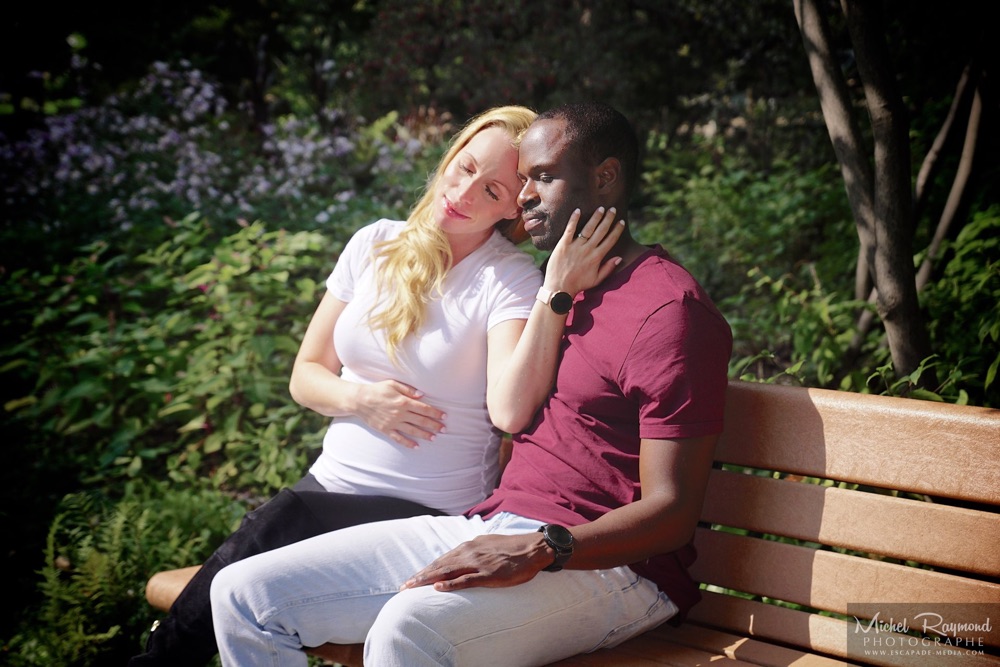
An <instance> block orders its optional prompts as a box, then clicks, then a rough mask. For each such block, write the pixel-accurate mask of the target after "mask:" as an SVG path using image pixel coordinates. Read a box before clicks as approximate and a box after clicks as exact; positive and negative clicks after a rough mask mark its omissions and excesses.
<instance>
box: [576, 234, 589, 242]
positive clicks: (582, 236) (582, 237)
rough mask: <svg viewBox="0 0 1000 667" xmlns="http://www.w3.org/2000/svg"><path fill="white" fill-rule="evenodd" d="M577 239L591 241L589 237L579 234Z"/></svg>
mask: <svg viewBox="0 0 1000 667" xmlns="http://www.w3.org/2000/svg"><path fill="white" fill-rule="evenodd" d="M576 237H577V238H578V239H583V240H584V241H589V240H590V237H589V236H584V235H583V234H577V235H576Z"/></svg>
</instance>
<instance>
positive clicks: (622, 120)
mask: <svg viewBox="0 0 1000 667" xmlns="http://www.w3.org/2000/svg"><path fill="white" fill-rule="evenodd" d="M556 119H562V120H564V121H565V122H566V133H567V138H568V139H569V140H570V141H572V142H573V143H574V144H576V145H577V146H579V149H580V152H581V155H582V156H583V157H584V158H586V159H588V160H590V161H591V164H593V165H598V164H600V163H601V162H602V161H603V160H605V159H607V158H609V157H613V158H617V159H618V161H619V162H620V163H621V165H622V177H623V178H624V180H625V193H626V196H628V197H631V196H632V193H633V192H634V191H635V186H636V179H637V175H638V171H639V139H638V137H636V134H635V128H633V127H632V123H630V122H629V120H628V119H627V118H626V117H625V116H624V115H623V114H622V113H621V112H619V111H618V110H617V109H615V108H613V107H610V106H608V105H607V104H601V103H600V102H574V103H571V104H564V105H561V106H558V107H553V108H552V109H549V110H548V111H543V112H542V113H540V114H538V118H536V119H535V120H536V121H539V120H556Z"/></svg>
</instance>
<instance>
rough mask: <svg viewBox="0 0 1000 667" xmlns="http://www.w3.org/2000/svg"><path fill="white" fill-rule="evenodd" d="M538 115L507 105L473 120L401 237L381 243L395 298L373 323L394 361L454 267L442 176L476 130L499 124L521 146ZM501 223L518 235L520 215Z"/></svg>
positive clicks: (381, 265) (387, 283) (381, 285)
mask: <svg viewBox="0 0 1000 667" xmlns="http://www.w3.org/2000/svg"><path fill="white" fill-rule="evenodd" d="M535 115H536V114H535V112H534V111H532V110H531V109H528V108H526V107H520V106H503V107H495V108H493V109H490V110H488V111H485V112H483V113H481V114H479V115H478V116H476V117H474V118H473V119H472V120H470V121H469V122H468V123H467V124H466V125H465V127H463V128H462V130H461V131H460V132H458V134H456V135H455V137H454V138H453V139H452V140H451V145H450V146H449V148H448V150H447V152H446V153H445V154H444V156H443V157H442V158H441V161H440V162H439V163H438V165H437V169H435V171H434V174H433V176H431V178H430V180H429V181H428V183H427V187H426V188H425V190H424V194H423V196H422V197H421V198H420V200H419V201H418V202H417V203H416V205H415V206H414V207H413V209H412V210H411V211H410V215H409V218H408V219H407V222H406V225H405V227H404V228H403V230H402V231H401V232H400V233H399V236H397V237H396V238H395V239H393V240H391V241H386V242H385V243H381V244H379V245H378V246H376V248H375V258H376V261H377V262H378V264H377V269H376V274H377V276H378V280H377V284H378V291H379V295H381V294H382V292H383V290H386V291H387V292H388V295H389V298H388V299H387V300H386V303H385V305H384V307H383V308H382V310H381V312H378V313H372V314H371V316H370V319H369V323H370V325H371V326H372V328H373V329H382V330H383V331H384V332H385V338H386V349H387V351H388V353H389V358H390V359H391V360H392V361H393V363H396V358H397V357H396V353H397V351H398V350H399V346H400V345H401V344H402V343H403V340H404V339H405V338H406V337H407V336H409V335H410V334H412V333H414V332H415V331H417V330H418V329H419V328H420V327H421V325H422V324H423V323H424V318H425V316H426V311H427V303H428V301H430V299H431V296H432V294H433V293H434V292H437V293H438V294H440V293H441V284H442V283H443V281H444V279H445V276H446V275H447V273H448V270H449V269H450V268H451V261H452V255H451V247H450V245H449V244H448V238H447V236H445V233H444V232H443V231H442V230H441V228H440V226H439V225H438V224H437V222H436V221H435V220H434V216H433V210H434V206H435V204H436V201H435V188H436V186H437V182H438V180H439V179H440V178H441V175H442V174H443V173H444V171H445V169H447V168H448V165H450V164H451V161H452V160H454V159H455V156H456V155H458V153H459V152H460V151H461V150H462V149H463V148H465V146H466V145H467V144H468V143H469V141H471V140H472V138H473V137H474V136H476V134H478V133H479V132H481V131H483V130H485V129H486V128H489V127H499V128H502V129H503V130H505V131H506V132H507V133H508V134H509V135H510V137H511V145H512V146H515V147H516V146H517V143H518V142H519V141H520V138H521V135H522V134H523V133H524V131H525V130H527V129H528V126H529V125H531V122H532V121H533V120H534V119H535ZM498 223H501V225H502V226H501V229H502V231H504V232H505V234H506V235H508V237H510V236H511V235H513V234H516V231H515V230H516V227H517V226H518V220H509V221H498ZM376 303H379V300H378V299H376Z"/></svg>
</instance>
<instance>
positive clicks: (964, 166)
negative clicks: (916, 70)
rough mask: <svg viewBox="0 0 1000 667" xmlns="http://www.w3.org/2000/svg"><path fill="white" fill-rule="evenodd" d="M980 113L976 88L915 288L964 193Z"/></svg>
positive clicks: (928, 269)
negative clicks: (958, 155) (952, 177)
mask: <svg viewBox="0 0 1000 667" xmlns="http://www.w3.org/2000/svg"><path fill="white" fill-rule="evenodd" d="M982 115H983V102H982V97H981V95H980V94H979V90H978V89H977V90H976V92H975V94H974V95H973V98H972V108H971V109H970V111H969V123H968V125H966V128H965V145H964V146H963V148H962V158H961V160H960V161H959V163H958V172H957V173H956V174H955V180H954V181H953V182H952V186H951V192H950V193H949V194H948V202H947V203H946V204H945V207H944V212H943V213H942V214H941V219H940V220H939V221H938V225H937V229H935V230H934V238H933V240H931V245H930V247H929V248H928V249H927V256H926V257H925V258H924V261H923V264H921V265H920V270H919V271H918V272H917V291H920V290H921V289H923V287H924V285H926V284H927V281H928V280H930V277H931V269H932V268H933V265H934V259H935V258H936V257H937V253H938V250H939V249H940V248H941V242H942V241H944V238H945V236H947V235H948V230H949V229H950V228H951V223H952V222H953V221H954V220H955V216H956V215H957V214H958V208H959V205H960V204H961V203H962V195H964V194H965V186H966V184H967V183H968V182H969V175H970V174H971V173H972V161H973V158H974V157H975V155H976V143H977V141H978V139H979V123H980V119H981V118H982Z"/></svg>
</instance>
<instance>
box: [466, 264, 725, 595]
mask: <svg viewBox="0 0 1000 667" xmlns="http://www.w3.org/2000/svg"><path fill="white" fill-rule="evenodd" d="M731 349H732V334H731V332H730V329H729V325H728V324H727V323H726V321H725V319H724V318H723V317H722V315H721V314H720V313H719V311H718V310H717V309H716V307H715V305H714V304H713V303H712V301H711V299H709V297H708V295H707V294H706V293H705V291H704V290H703V289H702V288H701V286H700V285H699V284H698V283H697V282H696V281H695V280H694V278H692V277H691V275H690V274H689V273H688V272H687V271H686V270H684V268H682V267H681V266H680V265H679V264H677V263H676V262H675V261H674V260H672V259H671V258H670V257H669V256H668V255H667V253H666V252H665V251H664V250H663V249H662V248H660V247H659V246H657V247H656V248H653V249H651V250H650V251H648V252H647V253H645V254H644V255H642V256H641V257H640V258H639V259H638V260H636V261H635V262H633V263H632V264H631V265H630V266H628V267H626V268H625V269H623V270H622V271H620V272H619V273H617V274H615V275H613V276H611V277H610V278H608V279H607V280H606V281H605V282H604V283H603V284H601V285H599V286H598V287H596V288H594V289H591V290H587V291H586V292H584V293H582V294H580V295H578V296H577V299H576V302H575V303H574V305H573V310H572V312H571V313H570V315H569V319H568V320H567V323H566V331H565V334H564V336H563V342H562V349H561V358H560V362H559V370H558V373H557V374H556V382H555V387H554V389H553V391H552V393H551V394H550V395H549V397H548V399H547V400H546V402H545V403H544V404H543V406H542V409H541V410H540V411H539V413H538V414H537V415H536V416H535V421H534V423H533V424H532V425H531V426H530V427H529V428H528V429H527V430H526V431H525V432H523V433H522V434H520V435H518V436H515V438H514V451H513V456H512V458H511V460H510V463H508V465H507V467H506V469H505V470H504V474H503V477H502V479H501V483H500V486H499V488H498V489H497V490H496V491H495V492H494V493H493V495H492V496H490V497H489V498H487V499H486V500H485V501H483V502H482V503H480V504H479V505H477V506H476V507H474V508H472V509H471V510H469V512H468V514H469V515H473V514H481V515H483V516H484V517H489V516H492V515H493V514H496V513H497V512H501V511H505V512H512V513H514V514H518V515H520V516H525V517H529V518H532V519H537V520H539V521H544V522H546V523H559V524H562V525H566V526H574V525H578V524H581V523H587V522H590V521H593V520H594V519H596V518H598V517H599V516H601V515H603V514H605V513H606V512H608V511H609V510H612V509H614V508H617V507H621V506H622V505H626V504H628V503H630V502H632V501H634V500H637V499H638V498H639V497H640V493H641V490H640V488H639V443H640V440H641V439H644V438H645V439H654V440H666V439H671V440H672V439H679V438H696V437H701V436H706V435H714V434H716V433H719V432H720V431H721V430H722V417H723V405H724V401H725V392H726V384H727V367H728V363H729V355H730V352H731ZM693 560H694V550H693V548H692V547H691V546H690V545H688V546H687V547H685V548H683V549H681V550H680V551H677V552H673V553H670V554H662V555H660V556H656V557H654V558H650V559H648V560H646V561H643V562H641V563H634V564H632V565H631V567H632V569H633V570H635V571H636V572H637V573H639V574H641V575H643V576H645V577H648V578H649V579H651V580H652V581H654V582H656V584H657V585H658V586H659V587H660V589H661V590H663V591H664V592H665V593H666V594H667V595H669V596H670V598H671V600H673V601H674V603H675V604H677V606H678V607H679V608H680V610H681V612H682V614H683V613H684V612H686V611H687V609H688V608H689V607H690V606H691V605H692V604H694V603H695V602H696V601H697V600H698V599H699V594H698V590H697V586H696V585H695V584H694V582H692V581H691V579H690V578H689V577H688V576H687V571H686V566H687V565H689V564H690V562H691V561H693Z"/></svg>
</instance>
